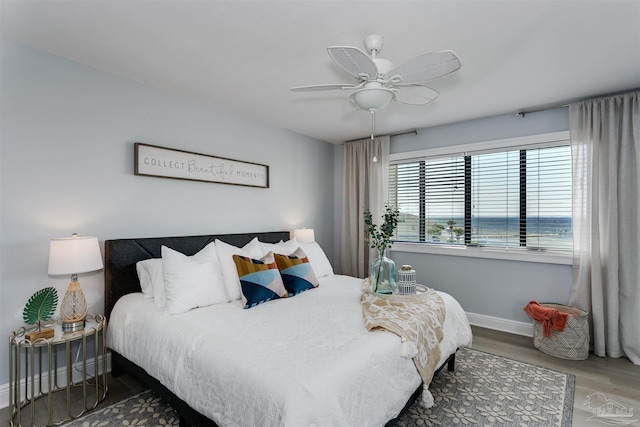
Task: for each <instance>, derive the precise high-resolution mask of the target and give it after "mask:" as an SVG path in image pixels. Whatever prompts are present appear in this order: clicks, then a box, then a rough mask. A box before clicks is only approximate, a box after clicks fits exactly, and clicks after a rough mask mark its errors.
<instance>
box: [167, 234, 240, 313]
mask: <svg viewBox="0 0 640 427" xmlns="http://www.w3.org/2000/svg"><path fill="white" fill-rule="evenodd" d="M161 251H162V270H163V271H164V288H165V293H166V298H167V305H166V306H165V312H166V313H167V314H178V313H184V312H186V311H189V310H191V309H193V308H197V307H206V306H208V305H212V304H220V303H224V302H228V301H229V296H228V295H227V291H226V290H225V287H224V283H223V281H222V275H221V274H220V265H219V264H218V257H217V254H216V247H215V245H214V244H213V243H209V244H208V245H207V246H205V248H204V249H202V250H201V251H200V252H198V253H197V254H195V255H193V256H186V255H184V254H181V253H180V252H178V251H174V250H173V249H171V248H168V247H166V246H162V248H161Z"/></svg>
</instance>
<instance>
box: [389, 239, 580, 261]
mask: <svg viewBox="0 0 640 427" xmlns="http://www.w3.org/2000/svg"><path fill="white" fill-rule="evenodd" d="M391 251H393V252H412V253H421V254H434V255H450V256H463V257H472V258H489V259H501V260H507V261H523V262H537V263H543V264H561V265H572V263H573V257H572V256H571V255H568V254H566V253H558V252H533V251H531V252H528V251H526V250H513V251H509V250H506V249H504V250H501V249H489V248H473V247H466V246H452V245H430V244H426V243H408V242H397V243H394V244H393V246H392V247H391Z"/></svg>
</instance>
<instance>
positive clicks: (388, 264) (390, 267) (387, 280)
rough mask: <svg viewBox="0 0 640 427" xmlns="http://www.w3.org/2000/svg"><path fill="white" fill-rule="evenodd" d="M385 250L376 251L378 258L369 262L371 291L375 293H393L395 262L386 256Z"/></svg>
mask: <svg viewBox="0 0 640 427" xmlns="http://www.w3.org/2000/svg"><path fill="white" fill-rule="evenodd" d="M384 255H385V251H378V258H376V259H374V260H373V262H372V263H371V274H370V276H371V291H372V292H375V293H377V294H395V293H396V290H397V289H398V286H397V285H396V264H395V263H394V262H393V260H392V259H390V258H387V257H386V256H384Z"/></svg>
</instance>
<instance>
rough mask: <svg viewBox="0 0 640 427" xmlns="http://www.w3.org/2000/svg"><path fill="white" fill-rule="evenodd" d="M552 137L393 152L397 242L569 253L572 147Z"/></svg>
mask: <svg viewBox="0 0 640 427" xmlns="http://www.w3.org/2000/svg"><path fill="white" fill-rule="evenodd" d="M562 134H565V133H562ZM550 135H556V134H550ZM547 137H548V135H546V136H545V135H543V136H539V137H536V138H534V141H533V142H532V141H530V140H525V141H524V144H522V142H523V141H522V140H520V139H519V140H517V141H513V140H508V142H510V143H514V142H520V143H521V144H522V145H520V146H513V145H512V146H509V145H508V144H507V143H506V142H505V141H496V142H495V143H494V144H492V143H483V144H482V145H480V146H478V145H473V146H471V145H469V146H464V148H465V151H464V152H463V153H460V147H458V148H457V150H458V152H457V153H451V152H448V153H447V152H446V150H447V149H437V150H429V151H426V152H420V153H418V154H420V155H419V156H416V155H415V154H416V153H408V154H404V155H394V156H392V161H391V165H390V175H389V177H390V179H389V183H390V191H389V194H390V202H391V203H392V204H395V205H396V206H397V207H398V209H399V210H400V221H399V224H398V230H397V241H399V242H420V243H425V244H429V245H443V246H444V245H453V246H460V247H475V248H493V249H498V248H500V249H505V250H521V251H524V250H527V251H528V252H531V251H560V252H567V253H569V252H570V251H571V250H572V246H573V239H572V228H571V149H570V146H569V142H568V140H566V138H565V139H560V140H554V141H546V139H553V138H547ZM556 139H557V138H556ZM541 140H542V142H541ZM453 148H455V147H453ZM474 148H475V150H474ZM403 156H404V158H403ZM398 157H399V158H398Z"/></svg>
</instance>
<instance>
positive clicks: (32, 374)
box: [9, 314, 108, 427]
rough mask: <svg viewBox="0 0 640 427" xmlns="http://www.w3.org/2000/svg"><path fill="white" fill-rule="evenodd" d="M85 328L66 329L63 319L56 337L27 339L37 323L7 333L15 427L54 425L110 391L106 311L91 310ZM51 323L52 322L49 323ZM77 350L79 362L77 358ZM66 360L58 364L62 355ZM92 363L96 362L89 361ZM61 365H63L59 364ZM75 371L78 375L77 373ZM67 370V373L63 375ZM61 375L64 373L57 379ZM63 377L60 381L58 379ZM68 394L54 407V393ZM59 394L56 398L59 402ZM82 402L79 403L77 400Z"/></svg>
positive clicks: (93, 404) (56, 325)
mask: <svg viewBox="0 0 640 427" xmlns="http://www.w3.org/2000/svg"><path fill="white" fill-rule="evenodd" d="M86 320H87V322H86V326H85V328H84V329H83V330H80V331H75V332H66V333H65V332H63V331H62V325H61V324H60V323H59V322H56V323H54V325H53V326H52V327H53V329H54V331H55V334H54V336H53V337H52V338H38V339H35V340H33V341H29V340H28V339H27V338H26V337H25V336H26V335H28V334H30V333H32V332H35V331H37V330H38V327H37V326H33V327H28V328H25V327H23V328H20V329H18V330H17V331H14V332H12V333H11V335H10V337H9V416H10V419H9V420H10V422H9V423H10V425H11V426H20V427H22V426H25V427H26V426H30V427H39V426H50V425H55V424H61V423H63V422H65V421H68V420H70V419H74V418H78V417H80V416H81V415H83V414H84V413H85V412H86V411H88V410H91V409H93V408H95V407H96V406H97V405H98V403H100V402H101V401H102V400H104V398H105V397H106V395H107V390H108V386H107V366H106V360H107V359H106V356H107V348H106V332H107V321H106V319H105V317H104V316H102V315H91V314H89V315H87V319H86ZM49 327H51V326H49ZM74 355H75V356H76V359H77V361H74V360H73V358H74ZM62 358H64V359H65V363H58V359H62ZM91 363H93V366H90V364H91ZM59 365H62V366H59ZM74 373H75V375H74ZM63 374H64V377H63ZM59 377H63V378H64V379H62V378H59ZM59 381H60V383H59ZM56 393H62V394H64V399H63V400H64V405H62V407H60V404H59V403H55V405H58V406H56V407H55V408H54V401H53V396H54V394H56ZM58 400H60V399H57V400H56V402H58ZM74 402H80V406H78V405H77V404H76V405H74Z"/></svg>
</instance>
